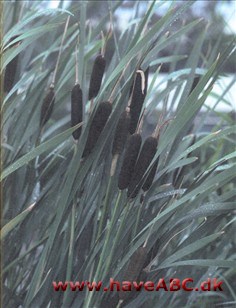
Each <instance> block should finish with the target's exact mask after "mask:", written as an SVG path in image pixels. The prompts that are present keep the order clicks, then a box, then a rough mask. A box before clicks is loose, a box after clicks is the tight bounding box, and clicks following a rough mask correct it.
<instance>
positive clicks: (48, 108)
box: [40, 86, 55, 127]
mask: <svg viewBox="0 0 236 308" xmlns="http://www.w3.org/2000/svg"><path fill="white" fill-rule="evenodd" d="M54 103H55V92H54V86H50V88H49V90H48V92H47V94H46V96H45V98H44V100H43V104H42V107H41V114H40V127H43V126H44V125H45V124H46V122H47V121H48V120H49V119H50V117H51V114H52V111H53V106H54Z"/></svg>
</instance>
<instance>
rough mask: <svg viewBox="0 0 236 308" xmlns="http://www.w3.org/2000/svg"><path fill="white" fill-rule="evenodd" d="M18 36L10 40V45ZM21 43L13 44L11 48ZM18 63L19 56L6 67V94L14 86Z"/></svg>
mask: <svg viewBox="0 0 236 308" xmlns="http://www.w3.org/2000/svg"><path fill="white" fill-rule="evenodd" d="M18 36H19V35H15V36H13V37H12V38H11V39H10V41H9V43H11V42H12V41H14V40H15V39H16V38H17V37H18ZM20 43H21V41H19V42H17V43H15V44H13V45H12V46H10V47H9V48H12V47H16V46H18V45H19V44H20ZM18 62H19V54H18V55H17V56H15V57H14V58H13V59H12V60H11V61H10V62H9V63H8V64H7V66H6V69H5V74H4V85H3V89H4V92H6V93H8V92H10V91H11V89H12V87H13V85H14V82H15V78H16V71H17V66H18Z"/></svg>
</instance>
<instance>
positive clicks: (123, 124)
mask: <svg viewBox="0 0 236 308" xmlns="http://www.w3.org/2000/svg"><path fill="white" fill-rule="evenodd" d="M129 123H130V115H129V110H126V111H124V112H123V113H122V114H121V116H120V118H119V121H118V123H117V126H116V130H115V136H114V140H113V144H112V155H113V156H114V155H116V154H118V155H120V154H121V153H122V152H123V150H124V147H125V144H126V140H127V137H128V133H129Z"/></svg>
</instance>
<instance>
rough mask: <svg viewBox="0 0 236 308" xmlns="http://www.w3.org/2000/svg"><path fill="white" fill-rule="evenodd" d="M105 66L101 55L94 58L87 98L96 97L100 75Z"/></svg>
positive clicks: (101, 75)
mask: <svg viewBox="0 0 236 308" xmlns="http://www.w3.org/2000/svg"><path fill="white" fill-rule="evenodd" d="M105 67H106V60H105V58H104V57H103V56H102V55H98V56H97V57H96V59H95V62H94V65H93V70H92V74H91V78H90V84H89V100H91V99H92V98H94V97H96V96H97V95H98V92H99V90H100V87H101V83H102V77H103V74H104V71H105Z"/></svg>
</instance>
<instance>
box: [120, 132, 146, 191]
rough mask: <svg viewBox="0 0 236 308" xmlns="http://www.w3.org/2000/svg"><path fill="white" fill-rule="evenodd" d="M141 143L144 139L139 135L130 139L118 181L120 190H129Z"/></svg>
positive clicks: (134, 135)
mask: <svg viewBox="0 0 236 308" xmlns="http://www.w3.org/2000/svg"><path fill="white" fill-rule="evenodd" d="M141 143H142V138H141V135H140V134H138V133H135V134H133V135H131V136H130V137H129V139H128V143H127V148H126V150H125V154H124V160H123V163H122V166H121V170H120V174H119V179H118V187H119V189H120V190H123V189H125V188H127V187H128V186H129V184H130V181H131V178H132V174H133V172H134V167H135V164H136V160H137V158H138V154H139V150H140V147H141Z"/></svg>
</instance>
